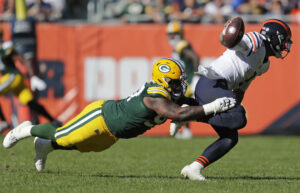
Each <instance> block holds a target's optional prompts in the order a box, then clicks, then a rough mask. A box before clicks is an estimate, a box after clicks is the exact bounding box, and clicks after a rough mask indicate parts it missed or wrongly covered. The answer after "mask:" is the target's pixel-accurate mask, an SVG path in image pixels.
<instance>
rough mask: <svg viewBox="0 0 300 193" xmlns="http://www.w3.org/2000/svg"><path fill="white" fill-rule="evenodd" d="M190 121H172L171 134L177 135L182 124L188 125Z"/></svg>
mask: <svg viewBox="0 0 300 193" xmlns="http://www.w3.org/2000/svg"><path fill="white" fill-rule="evenodd" d="M188 122H189V121H182V122H177V121H175V122H171V124H170V135H171V136H173V137H174V136H175V135H176V133H177V132H178V130H179V129H180V128H181V127H182V126H184V125H186V124H187V123H188Z"/></svg>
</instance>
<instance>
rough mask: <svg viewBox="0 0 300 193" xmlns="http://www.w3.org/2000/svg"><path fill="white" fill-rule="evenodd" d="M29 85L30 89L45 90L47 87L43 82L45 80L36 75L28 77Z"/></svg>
mask: <svg viewBox="0 0 300 193" xmlns="http://www.w3.org/2000/svg"><path fill="white" fill-rule="evenodd" d="M30 87H31V90H33V91H35V90H40V91H42V90H45V89H46V88H47V84H46V83H45V81H43V80H42V79H40V78H39V77H37V76H32V77H31V78H30Z"/></svg>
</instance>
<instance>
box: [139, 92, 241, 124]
mask: <svg viewBox="0 0 300 193" xmlns="http://www.w3.org/2000/svg"><path fill="white" fill-rule="evenodd" d="M144 103H145V105H146V106H147V107H148V108H150V109H152V110H154V111H155V112H156V113H157V114H159V115H161V116H163V117H166V118H168V119H172V120H173V121H190V120H197V121H203V120H204V118H205V117H206V116H207V115H210V114H212V113H219V112H223V111H227V110H228V109H230V108H232V107H234V106H235V103H236V100H235V99H233V98H227V97H224V98H219V99H216V100H215V101H213V102H211V103H209V104H206V105H203V106H186V107H180V106H179V105H177V104H176V103H174V102H172V101H170V100H167V99H165V98H153V97H145V98H144Z"/></svg>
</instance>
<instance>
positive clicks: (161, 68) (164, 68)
mask: <svg viewBox="0 0 300 193" xmlns="http://www.w3.org/2000/svg"><path fill="white" fill-rule="evenodd" d="M158 70H159V71H161V72H163V73H167V72H170V70H171V68H170V66H168V65H164V64H163V65H160V66H159V67H158Z"/></svg>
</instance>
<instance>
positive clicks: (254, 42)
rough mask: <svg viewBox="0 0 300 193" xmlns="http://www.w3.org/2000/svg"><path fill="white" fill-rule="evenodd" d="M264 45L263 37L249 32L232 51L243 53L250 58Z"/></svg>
mask: <svg viewBox="0 0 300 193" xmlns="http://www.w3.org/2000/svg"><path fill="white" fill-rule="evenodd" d="M262 44H263V37H262V35H260V34H259V33H257V32H249V33H246V34H244V36H243V38H242V40H241V41H240V42H239V43H238V44H237V45H236V46H234V47H233V48H231V50H235V51H239V52H242V53H243V54H246V55H247V56H249V55H250V54H251V53H252V52H256V50H257V49H258V48H259V47H261V46H262Z"/></svg>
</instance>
